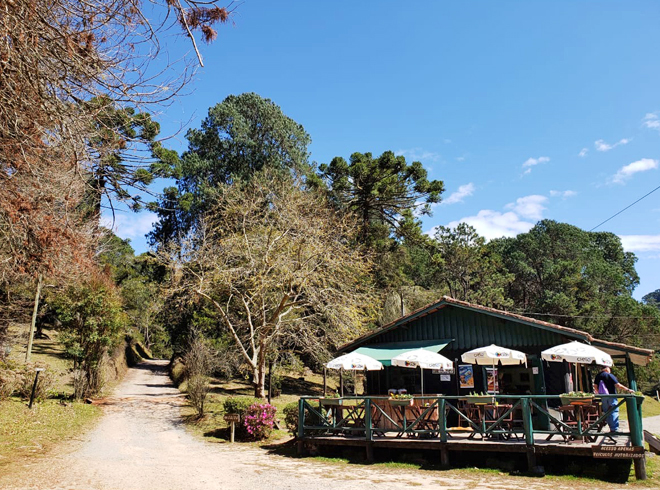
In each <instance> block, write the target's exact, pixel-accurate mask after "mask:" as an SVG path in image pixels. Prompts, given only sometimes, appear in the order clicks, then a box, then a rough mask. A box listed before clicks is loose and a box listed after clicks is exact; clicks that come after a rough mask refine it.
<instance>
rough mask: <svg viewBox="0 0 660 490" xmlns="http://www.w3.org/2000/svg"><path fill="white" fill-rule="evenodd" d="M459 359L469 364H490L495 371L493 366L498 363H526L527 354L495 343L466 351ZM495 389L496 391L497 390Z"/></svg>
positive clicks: (509, 364)
mask: <svg viewBox="0 0 660 490" xmlns="http://www.w3.org/2000/svg"><path fill="white" fill-rule="evenodd" d="M461 359H462V360H463V362H469V363H470V364H477V365H480V366H492V367H493V372H494V371H495V366H496V365H498V364H501V365H502V366H515V365H517V364H524V365H525V366H526V365H527V356H526V355H525V353H524V352H520V351H517V350H513V349H507V348H506V347H500V346H499V345H495V344H490V345H487V346H486V347H479V348H478V349H472V350H470V351H467V352H466V353H465V354H463V355H462V356H461ZM495 391H496V393H497V390H495Z"/></svg>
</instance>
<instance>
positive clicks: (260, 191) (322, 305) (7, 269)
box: [0, 1, 660, 396]
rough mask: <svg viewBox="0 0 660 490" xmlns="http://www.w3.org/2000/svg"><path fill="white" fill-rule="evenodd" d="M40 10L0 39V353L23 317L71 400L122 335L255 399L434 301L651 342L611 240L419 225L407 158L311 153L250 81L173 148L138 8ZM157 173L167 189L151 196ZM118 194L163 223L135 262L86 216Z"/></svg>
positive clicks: (208, 16) (97, 382)
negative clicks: (68, 375) (67, 382)
mask: <svg viewBox="0 0 660 490" xmlns="http://www.w3.org/2000/svg"><path fill="white" fill-rule="evenodd" d="M35 4H36V8H37V9H45V8H48V5H50V3H46V2H40V1H37V2H35ZM55 4H56V8H54V9H52V10H51V12H50V14H49V15H44V16H36V15H32V14H31V13H30V11H29V9H27V7H24V6H22V5H23V4H22V3H18V2H17V5H18V6H14V3H13V2H9V4H8V5H11V6H10V7H8V8H9V9H10V10H11V14H12V15H13V16H14V17H15V19H14V20H15V21H16V23H15V24H14V25H19V26H21V29H23V30H22V31H21V32H11V33H9V31H6V32H5V35H4V36H3V42H2V44H1V45H0V58H1V59H2V60H3V64H2V65H0V96H1V97H2V100H3V104H2V110H1V111H0V125H2V126H1V128H0V143H1V144H0V162H2V170H1V171H0V180H1V182H0V193H1V195H0V234H1V239H0V344H3V346H4V347H6V348H4V349H0V356H1V355H3V353H5V352H7V351H8V349H9V348H10V347H12V346H13V345H14V344H15V342H16V339H13V338H11V337H10V336H8V335H7V332H8V327H9V325H10V324H18V323H27V324H29V323H30V321H31V320H32V319H33V316H32V314H33V311H35V312H36V315H35V316H34V321H35V323H36V327H37V329H39V328H43V327H44V326H45V325H48V326H49V327H50V328H52V329H54V330H57V331H58V332H59V335H60V338H61V340H62V342H63V343H64V344H65V345H66V347H67V354H68V356H69V357H70V359H71V360H72V367H73V368H74V369H76V370H78V371H79V373H80V376H81V377H82V378H84V380H85V382H84V383H83V386H84V389H83V390H82V391H81V396H84V395H87V394H90V393H94V392H96V391H98V390H99V389H100V387H101V386H102V384H103V380H102V379H99V373H100V366H101V365H102V364H103V362H104V357H105V356H107V353H108V352H109V351H110V350H111V349H112V347H113V346H114V345H116V344H117V343H118V342H119V341H120V340H121V339H122V338H124V337H125V336H126V335H130V336H132V337H134V338H137V339H139V340H140V341H141V342H143V343H144V345H145V346H146V347H147V348H148V349H150V350H151V352H153V354H154V355H155V356H159V357H176V356H186V355H187V356H189V358H190V356H191V353H192V354H199V355H200V356H202V357H203V356H207V357H212V358H213V359H215V362H211V361H208V362H206V361H204V362H201V364H202V365H203V366H206V367H203V368H202V371H208V370H210V369H213V370H214V371H216V372H217V373H219V374H221V375H225V376H233V375H236V374H238V373H240V374H242V375H245V376H249V378H250V379H251V381H252V383H253V386H254V389H255V395H256V396H263V395H264V386H265V376H266V367H267V366H268V365H269V364H271V363H276V364H278V365H283V366H287V365H289V366H292V365H297V364H301V363H302V364H304V365H307V366H310V367H312V368H315V367H319V366H320V363H321V362H323V361H324V360H326V359H327V358H328V356H329V355H330V354H331V353H332V352H333V351H334V350H335V349H336V348H337V347H338V346H339V345H341V344H343V343H345V342H346V341H348V340H351V339H353V338H355V337H356V336H358V335H361V334H363V333H365V332H366V331H368V330H370V329H374V328H377V327H378V326H380V325H383V324H385V323H388V322H390V321H391V320H393V319H396V318H398V317H399V316H401V315H403V314H406V313H408V312H410V311H412V310H414V309H416V308H418V307H420V306H422V305H424V304H427V303H429V302H432V301H435V300H437V299H438V298H439V297H441V296H442V295H449V296H452V297H454V298H456V299H460V300H465V301H470V302H474V303H478V304H481V305H485V306H491V307H495V308H500V309H506V310H508V311H512V312H515V313H519V314H523V315H527V316H531V317H534V318H539V319H542V320H545V321H548V322H553V323H557V324H559V325H566V326H570V327H573V328H577V329H581V330H585V331H588V332H590V333H592V334H594V335H595V336H597V337H599V338H602V339H605V340H610V341H616V342H625V343H629V344H634V345H640V346H644V347H657V345H658V343H659V342H658V340H659V338H660V337H659V334H660V311H659V310H658V309H659V308H660V293H659V292H658V291H655V292H653V293H649V294H647V295H646V296H644V300H643V301H642V302H639V301H637V300H635V299H634V298H633V296H632V293H633V291H634V290H635V288H636V286H637V285H638V283H639V277H638V275H637V273H636V271H635V262H636V258H635V256H634V254H632V253H630V252H626V251H625V250H624V249H623V247H622V244H621V240H620V239H619V238H618V237H617V236H616V235H614V234H612V233H608V232H587V231H584V230H581V229H579V228H577V227H575V226H572V225H570V224H567V223H558V222H555V221H551V220H543V221H540V222H538V223H537V224H536V225H535V226H534V227H533V228H532V229H531V230H529V231H528V232H526V233H522V234H520V235H518V236H516V237H511V238H499V239H495V240H491V241H487V240H486V239H485V238H484V237H481V236H480V235H479V234H478V233H477V231H476V230H475V229H474V228H472V227H470V226H469V225H466V224H459V225H458V226H456V227H455V228H447V227H437V228H435V229H434V230H433V231H432V233H425V232H424V230H423V229H422V223H421V218H422V217H423V216H425V215H429V214H431V213H432V212H433V210H434V209H436V210H437V209H438V208H437V206H434V205H435V204H437V203H440V202H441V201H442V195H443V191H444V184H443V182H442V181H440V180H429V178H428V175H427V171H426V170H425V168H424V167H423V165H422V163H421V162H417V161H407V160H406V158H404V157H403V156H398V155H396V154H395V153H394V152H392V151H386V152H384V153H382V154H380V155H377V154H373V153H370V152H364V153H361V152H358V151H356V152H355V153H353V154H351V155H340V156H337V157H335V158H333V159H332V160H331V161H330V162H324V163H320V164H319V163H316V162H313V161H310V152H309V145H310V143H311V136H310V135H309V134H308V133H307V132H306V130H305V129H304V127H303V126H302V125H301V124H300V123H298V122H296V121H294V120H293V119H291V118H289V117H287V116H286V115H285V113H284V112H283V110H282V109H281V108H280V107H279V106H278V105H277V104H276V103H275V102H273V101H271V100H268V99H265V98H263V97H261V96H259V95H258V94H254V93H244V94H238V95H230V96H228V97H226V98H225V99H224V100H223V101H221V102H219V103H218V104H217V105H215V106H214V107H211V108H210V109H209V110H208V115H207V117H206V118H205V119H204V120H203V121H202V123H201V126H200V127H199V128H195V129H191V130H189V131H188V132H187V134H186V139H187V149H186V150H185V151H184V152H182V153H181V154H179V153H177V152H175V151H172V150H171V149H168V148H167V145H166V144H163V142H162V140H161V139H160V138H161V135H160V134H159V133H160V128H159V124H158V122H157V121H155V120H154V118H153V117H152V116H151V115H150V113H149V104H148V102H153V101H148V100H145V97H143V94H144V93H146V89H145V87H146V86H148V85H149V84H150V83H152V82H151V79H149V78H148V76H147V75H146V74H145V75H144V77H145V78H143V79H140V80H136V78H135V72H134V71H132V68H131V67H133V68H134V67H135V66H136V64H137V63H138V62H139V60H137V59H134V58H131V56H134V55H133V54H126V55H123V54H122V53H131V51H130V50H129V51H124V50H120V49H117V48H118V47H125V46H127V44H126V43H129V42H131V41H130V39H132V36H140V35H141V34H144V33H145V32H149V33H150V34H149V35H150V36H151V35H154V34H151V28H150V26H146V25H145V24H144V21H143V20H141V19H143V17H141V16H140V11H139V10H135V9H134V8H133V3H132V2H116V3H115V4H114V8H115V10H113V11H108V10H107V9H104V8H102V6H101V3H98V4H95V3H93V2H92V3H87V4H85V6H84V7H83V6H81V5H80V4H78V3H77V2H70V1H58V2H55ZM179 5H180V4H179ZM186 5H189V6H188V7H187V8H184V7H181V6H179V7H178V9H179V10H176V11H175V12H174V14H175V16H176V18H177V19H178V21H177V23H178V27H175V29H179V28H181V29H183V30H184V32H186V31H187V32H188V33H189V34H190V33H191V31H195V32H201V33H202V36H203V37H204V38H205V39H206V40H207V41H210V40H212V39H213V37H214V31H213V28H212V27H211V26H212V25H214V24H216V23H222V22H225V21H226V20H227V18H228V17H229V15H230V14H231V11H230V10H227V9H225V8H220V7H217V6H213V5H211V6H207V5H206V4H205V3H202V2H200V3H199V5H197V3H196V2H189V3H188V4H186ZM161 7H162V8H164V9H166V10H168V11H169V10H170V9H173V8H175V7H172V5H171V3H170V2H164V5H163V6H161ZM10 24H11V23H10ZM7 25H8V24H5V27H4V29H8V28H7ZM90 25H92V26H94V27H91V28H90V27H89V26H90ZM57 30H59V31H61V32H64V33H65V35H64V36H62V37H59V38H57V39H59V41H57V42H55V41H54V38H53V37H51V36H50V35H49V33H52V32H54V31H57ZM145 30H146V31H145ZM9 39H11V41H8V40H9ZM190 39H193V37H192V34H190ZM113 43H114V44H113ZM108 53H110V54H112V56H107V54H108ZM123 56H125V57H123ZM135 56H137V55H135ZM4 60H7V61H4ZM63 62H66V63H69V64H70V66H69V65H67V67H66V69H61V68H55V66H56V65H57V66H58V67H59V66H60V64H61V63H63ZM8 67H9V68H11V69H9V68H8ZM62 73H64V75H62ZM184 78H185V77H184ZM27 81H31V83H27ZM184 82H185V80H181V83H184ZM149 97H151V98H158V96H156V97H153V96H152V95H150V96H149ZM168 97H169V95H168ZM356 150H365V149H364V148H362V149H361V148H356ZM162 179H168V180H167V182H170V183H173V185H171V186H169V187H166V188H165V189H164V190H162V192H161V191H160V189H161V188H162V185H163V184H162V183H163V180H162ZM118 203H123V204H124V205H126V206H128V207H129V208H130V209H132V210H133V211H134V212H136V213H138V212H140V211H141V210H143V209H145V208H148V209H149V210H151V211H152V212H155V213H156V214H157V215H158V218H159V219H158V221H157V223H156V224H155V226H154V228H153V230H152V231H151V233H150V234H149V241H150V245H151V251H149V252H147V253H144V254H141V255H138V256H136V255H135V253H134V250H133V249H132V247H131V245H130V243H129V241H127V240H122V239H121V238H119V237H117V236H115V235H114V234H113V233H112V232H111V231H110V230H108V229H105V228H104V227H102V226H101V214H102V212H103V210H104V209H106V208H108V209H112V208H113V207H114V206H116V205H117V204H118ZM44 286H48V287H44ZM659 291H660V290H659ZM35 303H36V308H37V309H36V310H34V308H35ZM21 348H22V347H21ZM200 352H201V354H200ZM655 369H656V363H652V365H651V367H650V368H647V370H646V372H645V373H644V375H645V376H646V377H647V378H649V377H652V378H657V373H656V372H655V371H654V370H655Z"/></svg>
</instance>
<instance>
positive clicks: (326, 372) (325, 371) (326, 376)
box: [323, 366, 328, 396]
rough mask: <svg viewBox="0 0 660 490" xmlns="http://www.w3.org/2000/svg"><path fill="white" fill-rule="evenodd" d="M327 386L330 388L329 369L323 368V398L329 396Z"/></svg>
mask: <svg viewBox="0 0 660 490" xmlns="http://www.w3.org/2000/svg"><path fill="white" fill-rule="evenodd" d="M327 386H328V368H327V367H325V366H323V396H325V395H326V394H327V391H326V389H327Z"/></svg>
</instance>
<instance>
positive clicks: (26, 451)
mask: <svg viewBox="0 0 660 490" xmlns="http://www.w3.org/2000/svg"><path fill="white" fill-rule="evenodd" d="M100 413H101V410H100V409H99V408H98V407H96V406H94V405H87V404H84V403H67V404H66V405H63V404H61V402H60V401H59V400H53V399H51V400H46V401H45V402H42V403H35V404H34V405H33V407H32V409H29V408H27V403H26V402H25V401H24V400H20V399H18V398H10V399H9V400H5V401H3V402H0V473H2V472H3V471H8V470H9V467H10V466H11V465H12V464H14V463H18V462H24V461H25V460H26V458H31V457H35V456H40V455H43V454H46V453H48V452H49V451H51V450H52V449H53V447H55V446H56V445H57V444H59V443H61V442H62V441H64V440H67V439H72V438H75V437H76V436H78V435H80V434H81V433H82V432H84V431H85V430H87V429H88V428H89V427H91V426H92V424H93V422H94V421H95V420H96V419H97V418H98V416H99V415H100Z"/></svg>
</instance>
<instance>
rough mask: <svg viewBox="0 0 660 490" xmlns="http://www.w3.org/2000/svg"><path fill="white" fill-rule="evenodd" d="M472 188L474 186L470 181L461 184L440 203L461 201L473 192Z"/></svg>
mask: <svg viewBox="0 0 660 490" xmlns="http://www.w3.org/2000/svg"><path fill="white" fill-rule="evenodd" d="M474 189H475V187H474V184H473V183H472V182H470V183H469V184H465V185H462V186H460V187H459V188H458V190H457V191H456V192H453V193H452V194H451V195H450V196H449V197H448V198H447V199H445V200H443V201H442V202H441V204H456V203H457V202H463V199H464V198H466V197H468V196H471V195H472V194H474Z"/></svg>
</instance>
